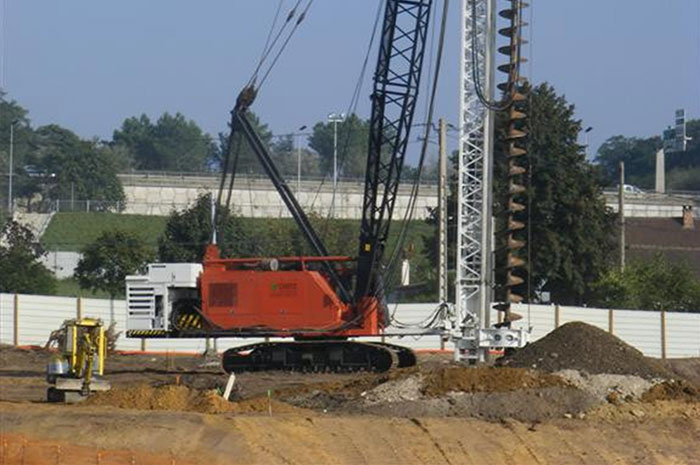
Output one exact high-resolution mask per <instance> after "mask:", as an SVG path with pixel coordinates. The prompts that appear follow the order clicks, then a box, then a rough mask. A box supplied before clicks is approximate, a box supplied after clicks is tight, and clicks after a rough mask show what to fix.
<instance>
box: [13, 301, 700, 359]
mask: <svg viewBox="0 0 700 465" xmlns="http://www.w3.org/2000/svg"><path fill="white" fill-rule="evenodd" d="M17 298H18V303H19V319H18V321H19V334H18V336H19V345H43V344H45V343H46V341H47V340H48V337H49V334H50V333H51V331H52V330H54V329H57V328H58V327H60V325H61V323H63V321H64V320H66V319H71V318H75V317H76V316H77V314H78V299H76V298H72V297H53V296H33V295H18V296H17ZM81 307H82V315H83V316H84V317H94V318H101V319H102V320H103V321H104V322H105V324H107V325H108V324H110V323H111V322H112V321H114V322H116V330H117V331H121V332H122V335H121V336H120V338H119V340H118V342H117V348H118V349H120V350H127V351H138V350H141V348H142V345H141V342H142V341H141V340H140V339H131V338H126V337H125V335H124V331H125V328H126V303H125V301H123V300H114V301H110V300H102V299H82V300H81ZM436 309H437V304H436V303H422V304H401V305H398V306H397V305H392V306H390V309H389V310H390V312H392V313H393V314H394V317H395V318H396V320H397V321H399V322H401V323H402V324H403V325H406V326H410V325H413V326H416V325H421V324H424V323H426V322H427V321H428V320H430V319H431V317H432V316H433V315H434V312H435V311H436ZM513 311H514V312H517V313H519V314H520V315H522V316H523V319H521V320H519V321H517V322H515V323H514V324H513V326H514V327H516V328H521V327H522V328H525V329H528V328H530V329H531V330H532V333H531V338H530V340H531V341H536V340H537V339H539V338H541V337H543V336H545V335H546V334H548V333H549V332H550V331H552V330H553V329H554V328H555V324H556V321H557V316H556V315H557V306H555V305H526V304H521V305H514V307H513ZM491 318H492V322H494V323H495V322H496V321H498V312H496V311H492V314H491ZM608 318H609V311H608V310H606V309H597V308H585V307H563V306H562V307H559V324H560V325H562V324H565V323H567V322H570V321H584V322H586V323H588V324H591V325H595V326H597V327H599V328H601V329H603V330H606V331H607V330H608V329H609V319H608ZM400 326H401V325H396V326H395V327H389V328H387V333H392V332H393V333H396V332H404V331H405V329H404V328H401V327H400ZM416 331H419V328H416ZM613 332H614V334H615V335H616V336H618V337H619V338H621V339H622V340H624V341H625V342H627V343H628V344H631V345H632V346H634V347H636V348H638V349H639V350H640V351H642V352H643V353H644V354H645V355H647V356H652V357H660V356H661V355H662V347H661V344H662V342H661V334H662V331H661V314H660V313H659V312H651V311H640V310H614V312H613ZM365 340H379V338H366V339H365ZM386 340H387V341H388V342H393V343H396V344H400V345H404V346H407V347H411V348H413V349H438V348H440V337H439V336H437V335H426V336H422V337H418V336H415V335H414V336H403V337H387V338H386ZM260 341H262V338H253V339H241V338H222V339H219V340H218V341H217V343H216V347H217V349H218V351H220V352H221V351H223V350H226V349H227V348H229V347H233V346H237V345H242V344H252V343H256V342H260ZM13 342H14V296H13V295H12V294H0V343H4V344H12V343H13ZM210 344H211V347H213V346H214V341H213V340H212V341H211V342H210ZM206 347H207V346H206V340H205V339H149V340H146V342H145V349H146V351H154V352H165V351H171V352H203V351H204V350H205V349H206ZM447 348H448V349H449V348H451V346H450V345H449V344H448V345H447ZM666 355H667V356H668V357H697V356H700V314H697V313H695V314H686V313H673V312H667V313H666Z"/></svg>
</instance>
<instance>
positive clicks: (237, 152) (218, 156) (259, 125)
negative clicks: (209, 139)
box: [213, 111, 273, 174]
mask: <svg viewBox="0 0 700 465" xmlns="http://www.w3.org/2000/svg"><path fill="white" fill-rule="evenodd" d="M246 115H247V117H248V120H249V121H250V124H251V125H252V126H253V128H254V129H255V131H256V132H257V133H258V136H259V137H260V139H261V140H262V141H263V143H264V144H265V145H266V146H267V147H268V150H271V151H272V148H273V144H272V139H273V135H272V131H270V128H269V127H268V125H267V124H265V123H263V122H262V121H261V120H260V117H258V115H256V114H255V113H254V112H252V111H248V112H247V114H246ZM228 139H229V131H226V132H220V133H219V144H218V146H217V149H216V151H215V155H214V159H213V165H214V166H215V167H216V168H217V169H219V170H221V169H223V164H224V160H225V159H226V152H227V151H228V150H229V146H228V143H229V140H228ZM230 150H231V156H230V161H229V163H230V164H229V167H228V169H229V171H231V170H232V169H233V163H234V159H235V158H236V157H237V158H238V161H237V162H236V173H240V174H264V170H263V167H262V166H261V165H260V162H259V161H258V157H257V156H256V155H255V152H253V150H252V149H251V148H250V146H249V145H248V142H247V141H246V139H245V137H244V136H243V134H241V133H240V132H237V133H236V134H234V135H233V140H232V141H231V148H230Z"/></svg>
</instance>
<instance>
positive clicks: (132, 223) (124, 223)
mask: <svg viewBox="0 0 700 465" xmlns="http://www.w3.org/2000/svg"><path fill="white" fill-rule="evenodd" d="M167 220H168V218H167V217H165V216H146V215H121V214H116V213H86V212H66V213H56V215H54V217H53V219H52V220H51V223H50V224H49V227H48V228H47V230H46V232H45V233H44V235H43V236H42V238H41V244H42V246H43V247H44V249H46V250H49V251H54V250H59V251H76V252H79V251H80V250H81V249H83V248H84V247H85V246H86V245H88V244H90V243H92V242H94V241H95V239H97V238H98V237H99V236H100V235H101V234H102V233H104V232H105V231H114V230H122V231H130V232H133V233H135V234H136V235H137V236H138V237H139V238H141V240H143V241H144V243H145V244H147V245H149V246H151V247H153V249H154V250H155V248H156V247H157V245H158V238H159V237H160V236H161V234H163V231H164V230H165V223H166V221H167Z"/></svg>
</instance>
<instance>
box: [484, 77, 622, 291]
mask: <svg viewBox="0 0 700 465" xmlns="http://www.w3.org/2000/svg"><path fill="white" fill-rule="evenodd" d="M529 102H530V103H529V109H528V118H529V120H528V126H529V130H528V132H529V134H528V142H527V151H528V157H527V159H526V162H527V163H528V171H529V176H531V185H530V186H529V188H528V191H527V193H526V195H527V196H529V199H527V198H525V199H524V200H523V202H525V205H529V206H530V211H529V212H528V213H527V214H528V215H529V218H528V220H527V223H528V226H529V227H530V228H531V231H530V234H529V237H530V244H529V247H530V250H531V263H530V265H529V266H530V270H531V275H530V279H531V284H532V291H533V292H535V291H548V292H550V294H551V297H552V300H553V301H554V302H557V303H561V304H582V303H585V302H586V301H587V299H588V298H589V295H590V292H591V289H590V286H591V283H593V282H594V281H595V280H596V279H597V278H598V277H599V276H600V275H601V274H603V273H604V272H605V271H606V270H607V269H608V267H609V265H610V263H611V260H612V259H613V258H614V257H615V250H616V245H615V231H616V215H614V214H613V213H612V212H611V211H610V210H609V209H608V208H607V206H606V205H605V199H604V197H603V195H602V187H601V186H602V176H601V174H600V170H599V169H598V167H596V166H594V165H592V164H590V163H589V162H588V161H587V160H586V157H585V154H584V151H583V147H581V146H580V145H578V143H577V142H576V141H577V140H578V137H579V133H580V131H581V122H580V121H579V120H576V119H574V110H575V109H574V105H572V104H569V103H568V102H567V101H566V99H565V98H564V97H563V96H560V95H557V93H556V92H555V90H554V88H553V87H552V86H550V85H548V84H546V83H543V84H540V85H538V86H537V87H534V88H532V89H531V90H530V99H529ZM504 123H505V119H501V123H500V129H499V130H498V131H497V134H498V136H497V138H498V141H499V142H500V144H499V145H500V146H501V147H505V143H504V135H505V130H506V127H505V124H504ZM494 160H495V165H494V177H495V189H496V191H495V192H496V205H495V206H494V211H495V212H499V211H504V210H505V205H506V200H505V199H506V189H507V185H506V183H505V182H504V180H505V179H506V170H507V161H506V155H505V153H504V152H503V151H499V152H497V153H496V155H495V158H494ZM524 182H525V183H527V182H526V180H525V181H524ZM503 218H504V217H503V216H501V217H500V220H501V226H500V227H499V229H500V230H502V229H504V227H503V225H502V221H503ZM500 239H501V245H503V244H502V241H503V240H504V239H505V236H504V235H500ZM501 250H503V249H501ZM523 252H524V251H523ZM503 259H504V254H497V256H496V260H497V266H499V269H500V270H503V269H504V268H505V266H504V263H503V261H502V260H503ZM531 297H532V296H531Z"/></svg>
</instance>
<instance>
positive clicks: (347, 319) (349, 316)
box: [199, 249, 380, 336]
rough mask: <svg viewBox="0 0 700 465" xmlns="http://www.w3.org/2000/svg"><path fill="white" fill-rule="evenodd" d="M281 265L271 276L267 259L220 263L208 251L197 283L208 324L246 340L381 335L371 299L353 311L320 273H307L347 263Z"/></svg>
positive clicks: (302, 260)
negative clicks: (260, 335) (315, 267)
mask: <svg viewBox="0 0 700 465" xmlns="http://www.w3.org/2000/svg"><path fill="white" fill-rule="evenodd" d="M277 260H278V263H279V266H280V267H281V268H283V269H281V270H276V271H270V270H269V269H266V267H265V266H264V265H263V264H264V263H265V260H264V259H219V258H218V253H216V251H214V250H212V249H210V250H209V253H208V254H207V257H206V258H205V260H204V271H203V272H202V274H201V276H200V278H199V286H200V294H201V298H202V309H201V310H202V313H203V314H204V316H205V317H206V318H207V320H208V321H209V322H210V323H211V324H213V325H214V326H215V327H216V328H217V329H219V330H232V331H238V332H241V333H246V334H249V333H255V332H262V333H266V334H276V335H280V336H289V335H307V336H308V335H313V336H324V335H326V336H354V335H371V334H379V332H380V328H379V312H377V309H376V302H375V301H374V300H373V299H366V300H365V301H364V302H363V303H362V308H361V309H360V308H359V307H358V306H351V305H349V304H347V303H345V302H343V301H341V300H340V298H339V297H338V295H337V293H336V292H335V290H334V289H333V288H332V287H331V286H330V285H329V283H328V280H327V279H326V278H325V277H324V276H323V274H322V273H321V272H319V271H316V270H311V269H308V268H309V267H308V265H309V264H310V263H314V262H319V261H321V260H329V261H333V262H339V263H341V262H348V261H350V259H349V258H348V257H323V258H320V257H293V258H280V259H277ZM268 268H269V267H268ZM358 311H362V313H363V315H362V317H359V315H358V313H357V312H358Z"/></svg>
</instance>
